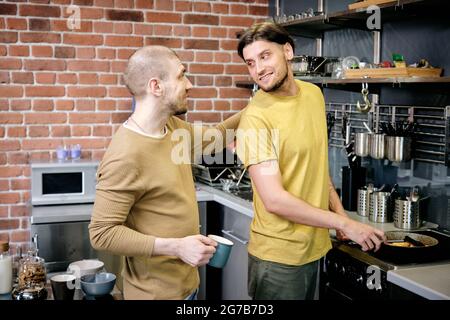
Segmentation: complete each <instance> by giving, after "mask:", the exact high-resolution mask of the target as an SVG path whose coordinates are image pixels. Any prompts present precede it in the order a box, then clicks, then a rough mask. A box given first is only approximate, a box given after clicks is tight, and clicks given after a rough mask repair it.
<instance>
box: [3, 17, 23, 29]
mask: <svg viewBox="0 0 450 320" xmlns="http://www.w3.org/2000/svg"><path fill="white" fill-rule="evenodd" d="M7 22H8V29H10V30H27V29H28V24H27V20H26V19H20V18H19V19H18V18H8V19H7Z"/></svg>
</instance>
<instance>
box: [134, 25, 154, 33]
mask: <svg viewBox="0 0 450 320" xmlns="http://www.w3.org/2000/svg"><path fill="white" fill-rule="evenodd" d="M134 33H135V34H142V35H151V34H153V26H152V25H147V24H137V23H136V24H134Z"/></svg>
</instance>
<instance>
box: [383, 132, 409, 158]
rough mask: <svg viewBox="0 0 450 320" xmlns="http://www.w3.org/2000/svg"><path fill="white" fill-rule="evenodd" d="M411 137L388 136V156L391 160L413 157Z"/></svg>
mask: <svg viewBox="0 0 450 320" xmlns="http://www.w3.org/2000/svg"><path fill="white" fill-rule="evenodd" d="M411 143H412V140H411V138H410V137H398V136H386V156H387V158H388V159H389V160H390V161H395V162H399V161H408V160H410V159H411Z"/></svg>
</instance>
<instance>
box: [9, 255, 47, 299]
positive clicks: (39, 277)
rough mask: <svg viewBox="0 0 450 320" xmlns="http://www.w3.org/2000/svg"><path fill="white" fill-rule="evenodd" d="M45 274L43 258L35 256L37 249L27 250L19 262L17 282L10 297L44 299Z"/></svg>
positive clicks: (45, 295)
mask: <svg viewBox="0 0 450 320" xmlns="http://www.w3.org/2000/svg"><path fill="white" fill-rule="evenodd" d="M46 282H47V275H46V270H45V261H44V259H42V258H40V257H38V256H37V250H36V249H34V250H29V251H28V253H27V254H26V255H25V256H24V258H23V259H21V260H20V262H19V272H18V284H17V287H16V288H14V290H13V293H12V297H13V299H15V300H35V299H38V300H45V299H46V298H47V289H46V288H45V285H46Z"/></svg>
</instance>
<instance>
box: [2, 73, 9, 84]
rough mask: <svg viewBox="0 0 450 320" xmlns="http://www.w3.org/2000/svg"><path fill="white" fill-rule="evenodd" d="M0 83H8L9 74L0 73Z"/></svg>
mask: <svg viewBox="0 0 450 320" xmlns="http://www.w3.org/2000/svg"><path fill="white" fill-rule="evenodd" d="M0 83H9V72H0Z"/></svg>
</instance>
